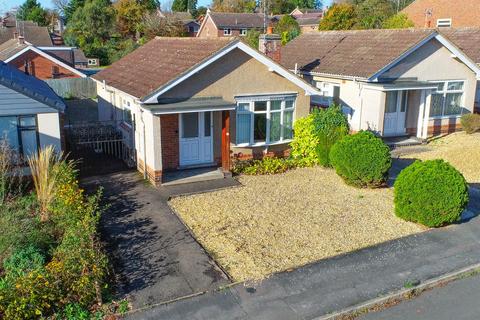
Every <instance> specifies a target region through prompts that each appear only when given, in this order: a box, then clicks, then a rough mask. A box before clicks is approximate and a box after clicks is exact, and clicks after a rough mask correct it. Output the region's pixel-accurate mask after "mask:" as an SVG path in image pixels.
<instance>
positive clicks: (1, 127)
mask: <svg viewBox="0 0 480 320" xmlns="http://www.w3.org/2000/svg"><path fill="white" fill-rule="evenodd" d="M0 140H5V141H7V143H8V145H9V146H10V147H11V148H12V149H15V150H18V132H17V117H0Z"/></svg>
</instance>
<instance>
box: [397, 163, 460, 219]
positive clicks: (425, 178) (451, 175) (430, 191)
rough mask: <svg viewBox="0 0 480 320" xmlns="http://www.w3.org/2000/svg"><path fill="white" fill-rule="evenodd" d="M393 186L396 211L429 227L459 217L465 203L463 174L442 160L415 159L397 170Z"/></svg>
mask: <svg viewBox="0 0 480 320" xmlns="http://www.w3.org/2000/svg"><path fill="white" fill-rule="evenodd" d="M394 187H395V214H396V215H397V216H398V217H400V218H402V219H404V220H407V221H412V222H418V223H421V224H423V225H426V226H428V227H440V226H443V225H446V224H449V223H452V222H455V221H458V220H459V219H460V215H461V214H462V211H463V209H465V206H466V205H467V203H468V187H467V183H466V181H465V178H464V177H463V176H462V174H461V173H460V172H458V170H457V169H455V168H454V167H453V166H451V165H450V164H449V163H447V162H445V161H443V160H428V161H423V162H421V161H416V162H414V163H413V164H412V165H410V166H408V167H406V168H405V169H403V170H402V171H401V172H400V174H399V175H398V178H397V180H396V181H395V185H394Z"/></svg>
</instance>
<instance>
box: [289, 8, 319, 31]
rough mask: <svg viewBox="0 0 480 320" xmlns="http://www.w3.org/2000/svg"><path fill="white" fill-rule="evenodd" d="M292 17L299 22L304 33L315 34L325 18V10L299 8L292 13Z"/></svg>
mask: <svg viewBox="0 0 480 320" xmlns="http://www.w3.org/2000/svg"><path fill="white" fill-rule="evenodd" d="M290 16H292V17H293V18H294V19H295V20H297V23H298V25H299V26H300V29H301V31H302V33H307V32H314V31H318V26H319V24H320V20H322V18H323V9H308V8H305V9H300V8H298V7H297V8H295V10H293V11H292V12H291V13H290Z"/></svg>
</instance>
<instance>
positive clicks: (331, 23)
mask: <svg viewBox="0 0 480 320" xmlns="http://www.w3.org/2000/svg"><path fill="white" fill-rule="evenodd" d="M356 23H357V14H356V11H355V7H354V6H353V5H351V4H348V3H340V4H337V3H335V4H333V5H332V6H331V7H330V8H329V9H328V10H327V12H326V13H325V16H324V17H323V19H322V20H320V25H319V27H318V28H319V30H349V29H353V27H354V26H355V24H356Z"/></svg>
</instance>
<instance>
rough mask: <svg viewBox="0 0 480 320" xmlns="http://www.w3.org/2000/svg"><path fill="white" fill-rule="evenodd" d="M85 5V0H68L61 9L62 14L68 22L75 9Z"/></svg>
mask: <svg viewBox="0 0 480 320" xmlns="http://www.w3.org/2000/svg"><path fill="white" fill-rule="evenodd" d="M84 5H85V0H70V1H69V2H68V4H67V5H66V6H65V8H64V9H63V14H64V15H65V21H66V22H67V23H68V22H69V21H70V20H71V19H72V16H73V14H74V13H75V11H77V9H78V8H82V7H83V6H84Z"/></svg>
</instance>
